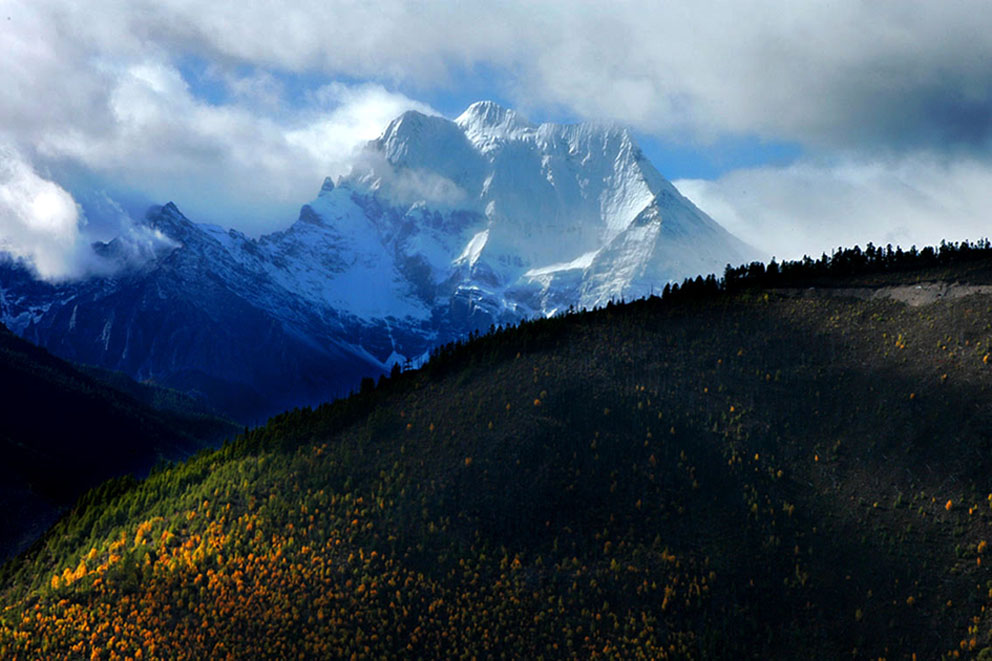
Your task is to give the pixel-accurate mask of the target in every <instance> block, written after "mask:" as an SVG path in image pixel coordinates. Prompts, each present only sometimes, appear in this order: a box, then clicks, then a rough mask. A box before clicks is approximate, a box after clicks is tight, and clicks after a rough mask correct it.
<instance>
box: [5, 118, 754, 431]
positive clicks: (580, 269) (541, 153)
mask: <svg viewBox="0 0 992 661" xmlns="http://www.w3.org/2000/svg"><path fill="white" fill-rule="evenodd" d="M143 230H148V231H147V232H144V233H145V234H148V235H149V236H155V237H157V238H156V241H155V242H154V243H146V244H145V245H143V246H141V249H137V248H136V246H135V245H134V241H133V238H132V237H127V236H122V237H119V238H118V239H115V240H113V241H110V242H108V243H100V244H96V245H95V246H94V251H95V253H96V255H97V257H98V258H99V259H100V260H102V261H103V262H104V263H105V264H106V268H105V269H104V272H105V273H109V274H108V275H99V276H92V277H88V278H85V279H82V280H75V281H67V282H62V283H46V282H42V281H39V280H37V279H36V278H35V277H34V275H33V274H32V272H30V271H29V270H27V269H26V268H25V267H24V266H22V265H20V264H19V263H17V262H10V263H8V264H6V265H4V266H2V267H0V319H2V320H3V322H4V323H6V324H7V325H8V326H9V327H10V328H11V329H13V330H14V331H15V332H17V333H18V334H20V335H22V336H23V337H25V338H27V339H29V340H31V341H33V342H36V343H38V344H39V345H41V346H44V347H46V348H48V349H49V350H51V351H53V352H55V353H56V354H58V355H60V356H63V357H65V358H69V359H71V360H75V361H78V362H81V363H84V364H91V365H98V366H102V367H106V368H111V369H117V370H121V371H124V372H126V373H127V374H130V375H132V376H134V377H135V378H137V379H139V380H152V381H155V382H158V383H162V384H165V385H168V386H171V387H174V388H178V389H181V390H184V391H187V392H191V393H194V394H199V395H201V396H202V397H203V398H205V399H206V400H207V401H209V402H210V403H211V404H212V405H214V406H216V407H218V408H219V409H221V410H223V411H225V412H226V413H228V414H229V415H232V416H235V417H237V418H239V419H241V420H246V421H254V420H259V419H260V418H262V417H263V416H265V415H268V414H271V413H275V412H278V411H280V410H282V409H285V408H287V407H292V406H295V405H300V404H314V403H318V402H320V401H323V400H326V399H328V398H330V397H332V396H335V395H338V394H342V393H344V392H347V391H348V390H349V389H351V388H353V387H355V386H356V384H357V383H358V382H359V380H360V379H361V378H362V377H364V376H376V375H378V374H381V373H383V372H385V371H388V370H389V369H390V368H391V367H392V366H393V365H394V364H396V363H401V364H407V363H416V362H419V361H420V360H422V358H423V357H424V356H425V355H426V354H427V353H428V352H429V351H430V349H431V348H432V347H434V346H437V345H438V344H441V343H444V342H447V341H450V340H452V339H455V338H459V337H463V336H465V335H467V334H468V333H469V332H471V331H473V330H478V329H486V328H488V327H489V326H490V325H493V324H496V325H499V324H506V323H513V322H516V321H519V320H521V319H524V318H530V317H536V316H547V315H553V314H555V313H557V312H560V311H563V310H565V309H568V308H569V307H587V308H592V307H595V306H599V305H603V304H605V303H607V302H608V301H610V300H618V299H621V298H626V299H631V298H636V297H640V296H644V295H647V294H649V293H651V292H652V291H659V290H660V289H661V288H662V287H664V285H665V284H667V283H669V282H670V281H676V280H681V279H682V278H684V277H687V276H688V277H691V276H695V275H697V274H706V273H712V272H722V270H723V268H724V266H725V265H726V264H728V263H735V264H736V263H740V262H742V261H747V260H748V259H749V258H751V257H752V256H754V252H753V251H752V250H751V249H750V248H749V247H748V246H746V245H745V244H743V243H742V242H740V241H738V240H737V239H736V238H734V237H733V236H732V235H730V234H729V233H728V232H726V231H725V230H724V229H723V228H721V227H720V226H719V225H718V224H717V223H715V222H714V221H713V220H712V219H710V218H709V217H708V216H707V215H706V214H705V213H703V212H702V211H701V210H700V209H698V208H697V207H696V206H695V205H693V204H692V203H691V202H690V201H689V200H688V199H686V198H685V197H683V196H682V195H681V194H680V193H679V192H678V190H676V189H675V187H674V186H673V185H672V184H671V183H670V182H668V181H667V180H666V179H665V178H664V177H663V176H662V175H661V174H660V173H659V172H658V171H657V170H656V169H655V168H654V166H653V165H651V163H650V162H648V160H647V159H646V158H645V157H644V155H643V153H642V152H641V150H640V149H639V148H638V146H637V144H636V143H635V141H634V140H633V138H632V137H631V134H630V132H629V131H627V130H626V129H623V128H618V127H614V126H602V125H594V124H575V125H562V124H541V125H533V124H531V123H530V122H528V121H527V120H526V119H525V118H523V117H521V116H520V115H519V114H518V113H516V112H514V111H513V110H510V109H507V108H503V107H500V106H498V105H496V104H494V103H492V102H485V101H484V102H479V103H475V104H473V105H471V106H470V107H469V108H468V109H467V110H466V111H465V112H464V113H462V115H460V116H459V117H458V118H457V119H455V120H454V121H451V120H448V119H445V118H442V117H436V116H428V115H424V114H421V113H419V112H416V111H409V112H406V113H404V114H403V115H401V116H400V117H398V118H396V119H395V120H393V121H392V122H391V123H390V124H389V126H387V127H386V129H385V131H384V132H383V133H382V135H381V136H380V137H379V138H378V139H376V140H373V141H371V142H370V143H369V144H368V145H367V146H366V148H365V149H364V151H363V152H362V154H361V156H360V158H359V160H358V162H357V163H356V165H355V166H354V168H353V170H352V172H351V173H350V174H348V175H347V176H344V177H340V178H339V179H338V180H337V181H336V182H335V181H331V180H329V179H328V180H326V181H325V182H324V185H323V186H322V187H321V189H320V192H319V193H318V195H317V197H316V198H315V199H314V200H312V201H310V202H309V203H308V204H305V205H304V206H303V207H302V209H301V211H300V215H299V219H298V220H297V221H296V222H295V223H293V224H292V225H291V226H290V227H288V228H287V229H285V230H282V231H279V232H275V233H272V234H268V235H265V236H262V237H260V238H257V239H256V238H252V237H248V236H246V235H244V234H242V233H240V232H238V231H235V230H225V229H224V228H221V227H218V226H215V225H202V224H196V223H194V222H192V221H191V220H189V219H188V218H186V217H185V216H184V215H183V214H182V212H181V211H180V210H179V209H178V208H177V207H176V206H175V205H174V204H171V203H169V204H166V205H164V206H162V207H153V208H152V209H150V210H149V212H148V214H147V217H146V218H145V220H144V226H143Z"/></svg>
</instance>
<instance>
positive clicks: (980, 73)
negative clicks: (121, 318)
mask: <svg viewBox="0 0 992 661" xmlns="http://www.w3.org/2000/svg"><path fill="white" fill-rule="evenodd" d="M0 14H3V16H0V49H2V52H3V53H4V55H5V63H4V66H3V67H0V88H2V89H4V92H5V93H4V95H3V98H0V248H2V249H4V250H6V251H7V252H11V253H13V254H15V255H18V256H21V257H24V258H26V259H29V260H32V261H34V262H35V263H36V264H43V265H44V267H39V271H43V272H44V274H45V275H47V276H48V277H65V276H68V275H72V274H74V273H78V272H80V269H81V268H82V267H81V266H80V264H79V254H80V250H81V248H80V247H81V246H82V247H83V248H85V246H86V245H87V244H88V242H89V241H91V240H93V239H99V238H109V237H110V236H112V235H114V234H115V233H120V232H134V231H139V230H140V223H137V224H136V223H135V218H140V216H141V214H142V210H143V208H144V207H145V205H147V204H150V203H162V202H164V201H166V200H173V201H175V202H176V203H177V204H179V206H180V207H181V208H182V209H183V210H184V212H186V213H187V215H189V216H190V217H191V218H193V219H194V220H197V221H201V222H212V223H216V224H220V225H223V226H229V227H236V228H238V229H241V230H243V231H246V232H248V233H250V234H256V235H257V234H260V233H264V232H267V231H271V230H274V229H279V228H281V227H285V226H286V225H287V224H288V223H290V222H292V220H293V219H294V218H295V216H296V213H297V211H298V209H299V207H300V205H301V204H303V203H305V202H306V201H308V200H309V199H310V198H312V197H313V195H314V194H315V192H316V190H317V189H318V187H319V185H320V182H321V180H322V179H323V176H325V175H332V176H333V175H336V174H341V173H343V172H346V171H347V168H348V167H349V163H350V160H351V159H352V158H353V156H354V151H355V148H356V146H357V145H359V144H361V143H362V142H363V141H365V140H368V139H370V138H373V137H375V135H377V134H378V132H379V131H381V130H382V128H383V127H384V126H385V124H386V123H387V122H388V121H389V120H390V119H392V118H393V117H394V116H396V115H398V114H399V113H401V112H403V111H404V110H407V109H417V110H421V111H423V112H436V113H440V114H443V115H445V116H448V117H453V116H455V115H457V114H458V113H459V112H461V110H462V109H464V108H465V107H466V106H467V105H469V104H470V103H471V102H473V101H476V100H480V99H491V100H495V101H497V102H499V103H501V104H503V105H506V106H508V107H512V108H515V109H516V110H518V111H519V112H521V113H522V114H524V115H525V116H527V117H529V118H530V119H531V120H532V121H536V122H542V121H557V122H572V121H597V122H612V123H618V124H621V125H625V126H628V127H630V128H631V129H632V130H633V131H634V132H635V135H636V136H637V138H638V140H639V143H640V145H641V147H642V148H643V150H644V151H645V153H646V154H647V155H648V157H649V158H650V159H651V160H652V161H653V162H654V164H655V165H656V166H657V167H658V169H659V170H660V171H661V172H662V173H663V174H664V175H666V176H667V177H669V178H670V179H672V180H673V181H674V183H675V184H676V186H678V187H679V188H680V190H682V191H683V193H685V194H686V195H687V196H689V197H690V198H691V199H693V201H695V202H696V203H697V204H698V205H699V206H700V207H701V208H702V209H703V210H705V211H706V212H708V213H709V214H710V215H711V216H713V217H714V218H715V219H716V220H717V221H718V222H720V223H722V224H723V225H724V226H726V227H727V228H728V229H729V230H731V231H732V232H734V233H735V234H737V235H738V236H740V237H741V238H742V239H744V240H745V241H748V242H750V243H751V244H752V245H755V246H757V247H758V248H759V249H761V250H763V251H764V252H766V253H767V254H769V255H770V254H775V255H776V256H778V257H798V256H801V255H802V254H803V253H806V252H808V253H813V254H819V252H821V251H825V250H826V251H829V250H830V249H831V248H833V247H837V246H840V245H850V244H853V243H862V244H863V243H866V242H868V241H873V242H875V243H890V242H891V243H898V244H902V245H910V244H913V243H916V244H924V243H933V242H937V241H939V240H941V239H943V238H948V239H952V240H956V239H961V238H972V239H977V238H980V237H984V236H987V235H989V234H992V229H990V224H989V221H988V216H989V214H988V212H987V210H988V208H989V203H990V202H992V193H990V191H992V150H990V146H992V12H989V11H988V9H987V5H986V4H985V3H982V2H977V1H972V0H961V1H959V2H955V3H934V2H930V1H924V0H903V1H901V2H898V3H896V2H892V3H882V2H877V3H866V2H859V1H856V0H830V1H828V0H810V1H809V2H803V3H781V2H768V1H759V0H755V1H753V2H748V3H746V4H745V3H740V2H738V1H733V2H732V1H730V0H710V1H708V2H698V1H697V2H690V1H689V0H681V1H673V2H666V3H656V2H640V1H636V0H632V1H630V2H624V3H601V2H591V1H585V0H570V1H568V2H565V1H561V0H545V1H543V2H540V3H534V2H524V1H522V0H503V1H501V2H495V3H494V2H482V1H466V2H459V3H457V4H454V3H447V2H437V3H426V4H425V3H415V2H408V1H406V0H380V2H377V3H354V2H348V1H344V0H341V1H326V0H296V1H293V2H285V3H279V4H269V3H250V4H245V3H235V2H227V1H224V0H221V1H218V2H213V3H207V4H204V3H200V4H194V3H189V2H186V1H185V0H154V1H152V0H94V1H93V2H88V3H78V2H73V1H71V0H0ZM2 19H7V20H2ZM136 227H137V228H138V229H137V230H136V229H135V228H136ZM149 240H151V239H149Z"/></svg>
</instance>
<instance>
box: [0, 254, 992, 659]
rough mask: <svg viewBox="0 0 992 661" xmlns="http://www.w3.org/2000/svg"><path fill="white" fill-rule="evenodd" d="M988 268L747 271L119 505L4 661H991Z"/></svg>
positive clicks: (80, 523)
mask: <svg viewBox="0 0 992 661" xmlns="http://www.w3.org/2000/svg"><path fill="white" fill-rule="evenodd" d="M989 252H990V250H989V246H988V245H987V244H979V245H965V246H946V247H945V248H944V249H941V250H926V251H920V252H916V251H912V252H911V253H901V252H900V253H899V255H900V256H899V257H898V258H897V256H896V253H895V252H894V251H890V250H881V251H878V252H876V249H874V248H872V249H871V251H870V255H869V254H868V253H867V251H861V250H857V251H843V252H839V253H837V254H835V255H834V256H832V257H830V258H824V259H823V260H821V262H816V261H814V260H809V261H808V262H806V263H803V262H800V263H796V264H785V265H775V266H774V267H766V266H764V265H761V266H760V268H759V266H758V265H752V266H750V267H746V268H743V269H728V272H727V274H726V276H727V277H726V280H725V281H722V282H720V281H717V280H716V279H710V280H705V279H698V280H694V281H689V282H687V283H683V285H681V286H680V287H678V288H677V290H676V291H674V292H673V291H672V288H669V289H668V290H667V291H666V293H665V297H664V299H661V298H652V299H648V300H643V301H636V302H633V303H628V304H624V305H610V306H608V307H607V308H604V309H600V310H597V311H593V312H588V313H581V314H573V315H567V316H564V317H559V318H554V319H547V320H541V321H535V322H530V323H525V324H522V325H521V326H519V327H516V328H511V329H504V330H497V331H494V332H492V333H490V334H488V335H485V336H482V337H475V338H473V339H472V340H471V341H469V342H467V343H465V344H463V345H458V346H451V347H447V348H445V349H443V350H440V351H438V352H436V354H435V356H434V358H433V359H432V360H431V362H430V363H429V364H428V365H427V366H426V367H424V368H422V369H420V370H418V371H415V372H408V373H403V374H395V373H394V375H393V376H392V377H391V378H388V379H382V380H380V382H379V383H378V384H376V383H373V382H372V381H367V382H366V383H365V384H364V385H363V388H362V391H361V392H360V393H357V394H355V395H354V396H352V397H351V398H349V399H346V400H340V401H337V402H335V403H332V404H327V405H324V406H321V407H319V408H317V409H314V410H310V409H305V410H296V411H292V412H289V413H286V414H284V415H281V416H278V417H276V418H274V419H272V420H271V421H270V422H269V424H268V425H266V426H264V427H261V428H258V429H255V430H252V431H251V432H249V433H247V434H245V435H242V436H240V437H238V438H237V439H236V440H235V441H234V442H232V443H230V444H228V445H226V446H225V447H223V448H222V449H220V450H218V451H213V452H202V453H200V454H198V455H197V456H195V457H193V458H192V459H190V460H189V461H187V462H185V463H183V464H181V465H177V466H174V467H170V468H164V469H162V470H158V471H155V472H153V473H152V474H151V475H150V476H149V477H148V479H146V480H144V481H142V482H135V481H133V480H118V481H115V482H111V483H107V484H105V485H103V486H102V487H100V488H99V489H97V490H94V491H92V492H90V493H89V494H88V495H87V496H86V497H84V498H83V499H82V500H81V501H79V503H78V504H77V505H76V507H75V509H74V510H73V512H72V513H71V514H70V515H69V516H67V517H65V518H64V519H63V520H61V521H60V522H59V523H58V524H57V525H56V526H55V527H54V528H53V529H52V530H51V531H50V532H49V533H48V535H47V536H46V537H45V538H44V540H43V541H42V542H41V543H40V544H38V545H37V546H36V547H35V548H34V549H32V551H31V552H30V553H27V554H25V555H23V556H21V557H20V558H18V559H16V560H15V561H12V562H10V563H8V564H7V565H6V566H5V567H4V569H3V573H2V577H0V580H2V586H3V587H2V590H3V592H2V597H0V603H2V607H0V608H2V610H0V613H2V615H0V656H2V657H3V658H18V659H28V658H39V657H40V658H100V659H112V658H121V659H123V658H128V657H130V658H161V659H181V658H189V659H199V658H272V659H284V658H339V657H354V658H394V657H411V658H424V657H441V658H451V657H465V658H472V657H478V658H489V657H501V658H535V659H536V658H574V657H581V658H587V657H588V658H618V659H635V658H646V659H647V658H650V659H664V658H761V659H764V658H822V659H836V658H865V659H867V658H871V659H877V658H888V659H912V658H917V659H931V658H941V657H947V658H956V657H959V656H962V657H965V658H969V657H976V656H980V655H981V654H985V655H988V654H992V650H988V651H985V652H983V649H984V648H986V647H988V646H992V636H990V631H992V608H990V606H992V576H990V575H989V574H988V565H989V563H992V557H990V555H992V551H990V549H989V545H988V543H989V541H990V538H992V528H990V523H992V408H990V404H989V402H992V364H989V363H990V355H992V295H990V294H989V293H985V290H984V289H983V288H982V287H979V286H977V285H984V284H988V283H989V282H992V279H990V277H989V276H990V274H992V255H990V254H989ZM866 255H867V256H866ZM937 280H939V281H941V282H944V283H957V286H958V289H956V290H955V291H957V292H958V293H959V294H960V295H955V296H946V297H942V298H941V299H940V300H937V301H936V302H925V301H924V302H922V304H913V305H910V304H907V303H904V302H900V301H899V300H893V299H892V298H891V297H890V296H889V293H888V292H890V291H891V292H895V291H896V289H898V288H900V287H901V288H906V287H911V288H914V289H915V288H916V287H918V286H919V287H921V288H922V287H924V286H925V285H926V283H928V282H931V281H937ZM962 287H964V289H961V288H962ZM968 287H970V288H968ZM941 291H950V289H946V290H941ZM914 303H920V301H915V302H914Z"/></svg>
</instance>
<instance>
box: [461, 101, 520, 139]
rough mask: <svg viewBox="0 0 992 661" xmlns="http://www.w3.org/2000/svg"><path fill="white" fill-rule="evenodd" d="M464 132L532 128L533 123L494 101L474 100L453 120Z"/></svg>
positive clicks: (490, 131)
mask: <svg viewBox="0 0 992 661" xmlns="http://www.w3.org/2000/svg"><path fill="white" fill-rule="evenodd" d="M455 123H456V124H458V126H460V127H461V128H462V129H463V130H465V132H466V133H471V132H480V133H492V132H495V131H499V132H508V131H516V130H521V129H532V128H534V125H533V124H531V123H530V122H529V121H527V119H526V118H525V117H524V116H523V115H521V114H520V113H518V112H516V111H514V110H510V109H509V108H504V107H503V106H501V105H499V104H498V103H496V102H495V101H476V102H475V103H473V104H472V105H470V106H469V107H468V108H466V109H465V112H463V113H462V114H461V115H459V116H458V118H457V119H456V120H455Z"/></svg>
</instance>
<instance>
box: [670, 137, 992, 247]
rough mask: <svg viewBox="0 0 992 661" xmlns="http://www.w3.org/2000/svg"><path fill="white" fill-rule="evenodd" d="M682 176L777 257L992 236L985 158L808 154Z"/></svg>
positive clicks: (726, 220) (695, 197)
mask: <svg viewBox="0 0 992 661" xmlns="http://www.w3.org/2000/svg"><path fill="white" fill-rule="evenodd" d="M674 183H675V185H676V186H677V187H678V189H679V190H680V191H682V193H683V194H684V195H685V196H686V197H688V198H689V199H691V200H692V201H693V202H694V203H696V204H697V205H698V206H699V207H700V208H701V209H703V210H705V211H706V212H707V213H709V214H710V215H711V216H712V217H713V218H714V219H715V220H716V221H717V222H719V223H721V224H722V225H723V226H724V227H726V228H727V229H728V230H729V231H731V232H732V233H734V234H736V235H737V236H738V237H740V238H741V239H743V240H744V241H747V242H750V243H751V244H752V245H754V246H756V247H758V248H759V249H761V250H763V251H765V252H766V253H767V254H769V255H775V256H776V257H778V258H779V259H795V258H799V257H802V256H803V255H804V254H809V255H811V256H814V257H816V256H819V255H820V254H821V253H824V252H826V253H828V254H829V253H830V252H831V251H832V250H833V249H835V248H838V247H842V246H852V245H855V244H859V245H862V246H864V245H865V244H867V243H868V242H869V241H871V242H873V243H874V244H875V245H883V246H884V245H887V244H890V243H891V244H892V245H893V246H895V245H901V246H903V247H904V248H908V247H909V246H911V245H914V244H915V245H917V246H924V245H936V244H938V243H940V241H941V240H947V241H961V240H966V239H967V240H972V241H974V240H978V239H982V238H986V237H990V236H992V224H990V222H989V215H988V209H989V208H990V207H992V164H989V163H988V162H985V161H982V160H979V159H973V158H968V159H955V160H953V161H952V160H947V159H943V158H936V157H933V156H912V157H905V158H900V159H896V160H862V161H847V162H844V163H836V164H830V163H815V162H810V161H804V162H800V163H796V164H793V165H789V166H786V167H762V168H752V169H745V170H737V171H734V172H731V173H728V174H726V175H724V176H723V177H720V178H718V179H716V180H713V181H707V180H680V181H676V182H674Z"/></svg>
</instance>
